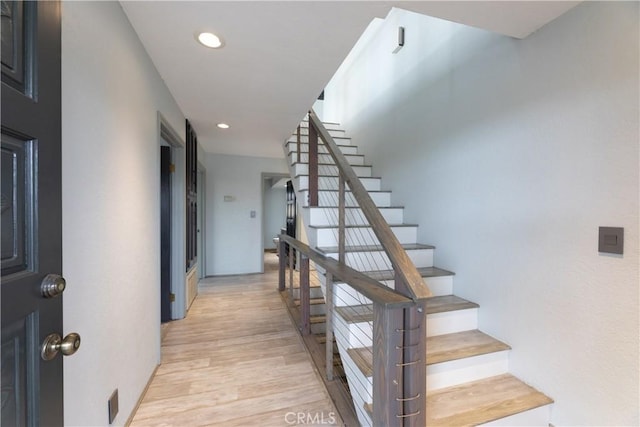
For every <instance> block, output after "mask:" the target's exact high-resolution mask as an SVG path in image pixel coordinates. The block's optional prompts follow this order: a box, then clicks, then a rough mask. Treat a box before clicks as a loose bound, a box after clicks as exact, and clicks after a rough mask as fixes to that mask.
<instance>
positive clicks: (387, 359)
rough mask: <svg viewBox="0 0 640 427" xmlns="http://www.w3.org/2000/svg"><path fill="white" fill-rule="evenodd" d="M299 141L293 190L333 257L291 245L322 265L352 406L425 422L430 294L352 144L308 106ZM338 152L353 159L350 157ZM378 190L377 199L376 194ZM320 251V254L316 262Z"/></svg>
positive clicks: (385, 420) (388, 419)
mask: <svg viewBox="0 0 640 427" xmlns="http://www.w3.org/2000/svg"><path fill="white" fill-rule="evenodd" d="M303 139H306V141H304V142H303ZM296 142H297V143H296V145H295V147H294V149H293V150H291V149H289V153H290V154H289V155H290V160H291V163H292V164H293V165H294V168H296V169H295V170H296V175H297V178H298V187H299V188H298V189H299V190H301V191H303V192H305V191H306V196H307V206H308V207H310V208H311V213H310V215H315V216H314V221H316V222H314V224H316V225H310V226H311V227H315V228H316V229H317V230H316V231H317V233H316V246H318V247H319V248H317V249H318V250H321V251H323V253H325V254H328V255H330V256H332V257H335V258H336V259H335V260H333V259H330V258H329V257H323V256H322V255H320V254H319V253H318V252H316V251H311V252H310V253H309V255H305V251H306V249H309V250H310V248H308V247H306V249H305V250H300V249H298V246H292V247H295V248H296V249H298V250H300V252H301V259H304V258H305V257H308V258H309V259H312V260H313V262H315V264H316V265H317V266H318V269H319V270H324V276H325V282H326V283H325V289H324V295H325V301H326V304H327V308H326V313H327V317H326V322H327V323H326V331H327V332H326V333H327V343H329V342H331V341H332V340H333V338H334V336H335V339H336V342H337V343H338V347H339V348H341V350H340V351H341V354H342V355H343V356H344V357H349V358H351V359H352V360H353V361H354V362H355V365H356V366H358V369H354V368H353V366H354V365H353V364H351V365H350V367H349V368H346V367H345V370H350V372H347V376H348V378H349V388H350V391H351V394H352V396H353V400H354V403H355V406H356V411H359V412H362V411H366V412H367V413H368V417H369V418H370V419H371V420H372V422H373V425H394V426H395V425H402V426H421V425H424V423H425V420H426V417H425V416H426V415H425V406H424V405H425V393H426V391H425V375H426V366H425V359H426V345H425V341H426V319H425V311H424V308H425V301H426V298H428V297H430V296H431V292H430V290H429V288H428V287H427V285H426V284H425V283H424V280H423V279H422V275H421V274H420V273H419V272H418V270H417V268H416V267H415V265H414V264H413V262H412V260H411V259H410V258H409V256H408V254H407V253H406V251H405V250H404V248H403V246H402V245H401V244H400V241H399V239H398V238H397V237H396V235H395V234H394V232H393V230H392V229H391V227H390V226H389V224H388V223H387V221H386V220H385V218H384V216H383V214H382V213H381V212H380V210H379V209H378V207H377V206H376V203H374V201H373V199H372V197H371V195H370V194H369V190H368V189H367V187H369V188H371V186H373V188H375V187H376V186H375V185H374V184H373V183H374V182H375V180H376V178H363V180H365V183H364V184H363V181H362V180H361V179H360V178H359V177H358V173H357V172H356V170H355V169H356V168H362V169H359V173H363V174H365V175H366V174H368V173H369V172H368V170H367V169H366V168H367V166H363V165H360V163H359V162H362V163H363V158H360V159H358V155H357V150H354V149H353V148H349V147H345V146H344V145H343V146H338V144H336V142H335V140H334V138H333V137H332V135H331V133H330V132H329V131H328V130H327V129H326V128H325V127H324V125H323V124H322V122H321V121H320V120H319V119H318V117H317V116H316V114H315V113H314V112H313V111H310V112H309V116H308V127H305V128H301V127H300V126H299V127H298V129H297V132H296ZM343 149H344V150H345V151H346V152H347V153H349V158H350V159H351V160H352V161H354V163H356V165H353V166H352V165H351V164H350V163H349V159H348V158H347V156H346V155H345V154H344V153H343V152H342V150H343ZM374 191H375V190H374ZM379 193H382V192H379ZM377 197H378V199H377V200H381V199H380V197H381V196H380V194H378V195H377ZM390 211H391V210H390ZM390 211H388V212H390ZM317 221H319V224H320V225H317V224H318V222H317ZM312 222H313V221H312ZM320 235H322V236H324V237H323V239H322V242H323V244H319V241H320V240H321V239H320V237H319V236H320ZM285 241H287V240H286V239H285ZM327 242H329V243H327ZM298 244H300V242H298ZM318 256H320V257H321V258H319V259H313V258H314V257H318ZM284 267H286V266H284ZM356 270H359V271H356ZM345 272H348V274H347V275H346V277H345ZM291 274H292V273H291V272H290V275H291ZM300 274H301V276H300V299H301V308H302V321H301V325H302V330H303V332H306V333H308V332H309V322H308V320H305V319H306V317H308V316H309V308H304V305H305V304H308V301H309V297H305V296H304V295H305V293H307V292H308V291H309V290H308V287H309V286H308V282H309V281H308V279H305V278H304V277H303V276H304V275H308V267H306V266H305V262H302V263H301V265H300ZM281 276H282V277H284V272H283V270H281ZM291 277H292V276H290V279H291ZM375 279H379V280H382V281H384V282H383V283H389V284H390V285H391V286H394V287H395V291H393V294H384V295H385V296H386V297H390V298H392V299H393V298H397V297H399V296H401V297H402V298H404V300H402V301H403V302H402V304H401V305H402V308H399V307H398V308H391V306H389V305H388V304H387V303H385V304H382V303H381V302H380V301H384V300H380V297H381V295H382V294H379V293H380V292H383V291H382V289H386V290H389V291H391V289H390V288H388V287H387V286H385V285H383V284H381V283H380V282H377V281H376V280H375ZM281 280H283V278H281ZM336 282H337V284H334V283H336ZM374 290H375V291H374ZM372 292H373V293H374V295H373V296H374V297H372V295H370V294H371V293H372ZM408 301H411V302H412V304H408ZM346 319H351V320H353V321H352V322H348V321H347V320H346ZM347 323H348V325H347ZM345 328H346V329H345ZM345 331H347V332H345ZM330 338H331V339H330ZM331 349H332V350H333V344H331ZM343 349H345V350H344V351H345V352H346V354H343ZM326 353H327V355H326V358H327V361H326V367H327V377H328V378H331V376H332V373H331V372H329V369H330V366H332V364H331V363H329V357H330V355H329V347H327V350H326ZM369 373H370V374H371V375H369Z"/></svg>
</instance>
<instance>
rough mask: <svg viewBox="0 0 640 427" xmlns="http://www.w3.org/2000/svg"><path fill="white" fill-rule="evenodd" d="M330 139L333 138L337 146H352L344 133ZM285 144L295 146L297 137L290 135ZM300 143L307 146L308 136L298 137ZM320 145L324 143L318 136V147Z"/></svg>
mask: <svg viewBox="0 0 640 427" xmlns="http://www.w3.org/2000/svg"><path fill="white" fill-rule="evenodd" d="M332 137H333V142H335V143H336V144H337V145H352V143H351V138H349V137H348V136H346V135H345V134H344V133H343V134H341V135H332ZM286 142H295V143H296V144H297V143H298V137H297V136H296V135H291V136H290V137H289V139H287V141H286ZM300 143H303V144H308V143H309V136H308V135H300ZM321 145H324V141H322V138H320V136H319V135H318V146H321Z"/></svg>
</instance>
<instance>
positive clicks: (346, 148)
mask: <svg viewBox="0 0 640 427" xmlns="http://www.w3.org/2000/svg"><path fill="white" fill-rule="evenodd" d="M338 148H339V149H340V151H342V154H345V155H346V154H358V147H357V146H356V145H338ZM287 151H288V152H289V153H297V152H298V142H297V141H295V140H294V141H287ZM300 152H302V153H308V152H309V144H308V143H306V142H301V143H300ZM318 153H329V150H328V149H327V147H326V146H325V145H324V144H318Z"/></svg>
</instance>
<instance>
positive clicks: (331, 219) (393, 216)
mask: <svg viewBox="0 0 640 427" xmlns="http://www.w3.org/2000/svg"><path fill="white" fill-rule="evenodd" d="M380 213H381V214H382V217H383V218H384V219H385V220H386V221H387V223H389V224H402V222H403V220H404V215H403V213H404V209H403V208H386V209H380ZM309 214H310V215H309V225H310V226H312V227H314V226H315V227H321V226H325V225H338V208H311V211H310V212H309ZM345 222H346V224H347V225H365V224H368V223H369V221H368V220H367V219H366V218H365V217H364V214H363V213H362V210H361V209H345Z"/></svg>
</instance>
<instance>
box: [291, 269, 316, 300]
mask: <svg viewBox="0 0 640 427" xmlns="http://www.w3.org/2000/svg"><path fill="white" fill-rule="evenodd" d="M286 274H287V277H286V280H287V283H288V282H289V273H288V272H287V273H286ZM293 274H296V275H297V274H298V272H297V271H296V272H294V273H293ZM309 295H310V297H311V298H324V291H323V290H322V289H320V288H319V287H317V286H314V287H313V288H309ZM293 299H300V288H294V289H293Z"/></svg>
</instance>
